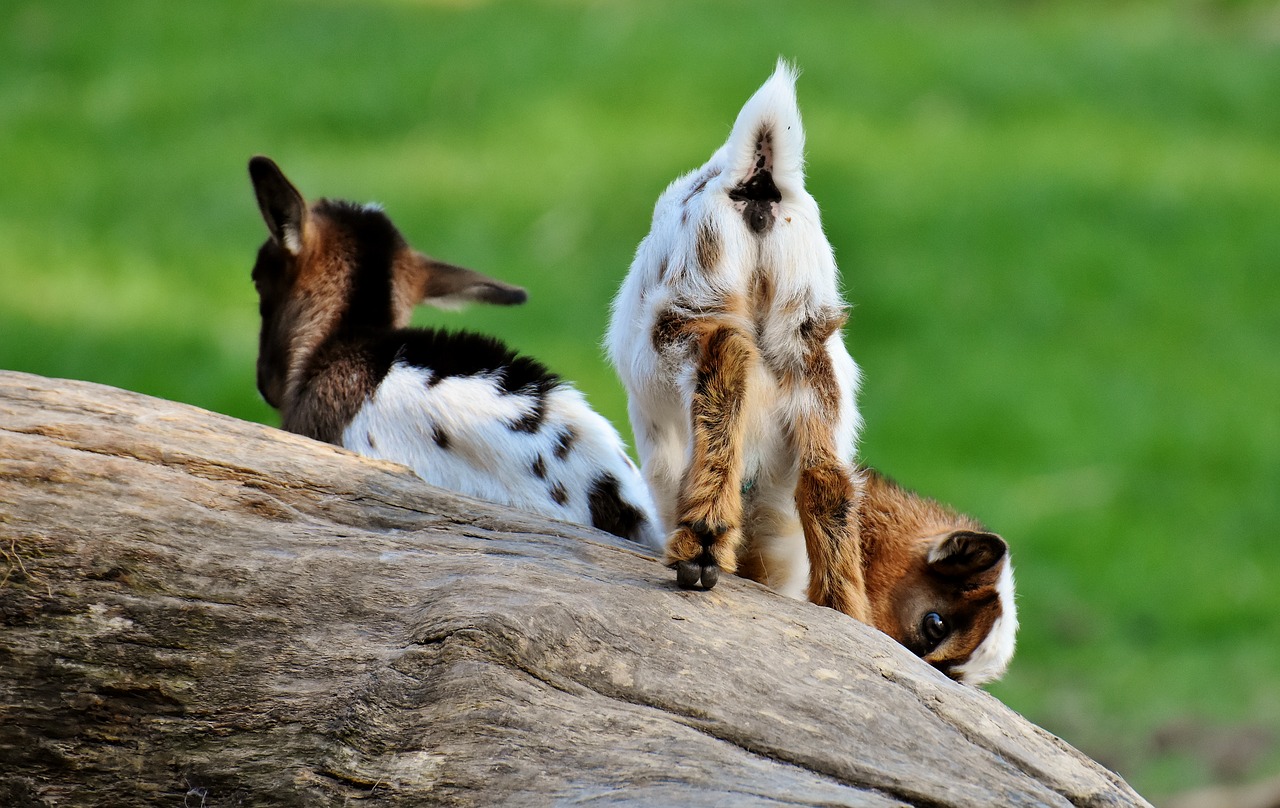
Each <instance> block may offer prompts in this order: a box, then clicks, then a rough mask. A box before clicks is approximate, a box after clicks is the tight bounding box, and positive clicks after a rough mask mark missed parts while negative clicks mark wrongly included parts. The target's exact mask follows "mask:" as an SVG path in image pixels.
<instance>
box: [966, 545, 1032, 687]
mask: <svg viewBox="0 0 1280 808" xmlns="http://www.w3.org/2000/svg"><path fill="white" fill-rule="evenodd" d="M996 593H997V594H998V595H999V596H1000V608H1001V613H1000V616H999V617H997V618H996V621H995V622H994V623H993V624H992V625H991V632H990V633H989V634H987V636H986V638H985V639H984V640H983V641H982V642H981V643H980V644H979V645H978V647H977V648H975V649H973V654H972V655H971V656H970V657H969V660H968V661H967V662H965V663H964V664H963V665H957V666H956V667H955V668H954V669H953V671H954V673H955V674H956V677H957V678H958V679H959V680H960V681H961V682H964V683H965V684H967V685H975V686H976V685H980V684H984V683H986V682H991V681H994V680H996V679H999V678H1000V677H1001V676H1003V675H1004V672H1005V669H1006V668H1008V667H1009V660H1011V659H1013V648H1014V644H1015V642H1016V640H1017V636H1018V613H1017V608H1016V606H1015V604H1014V592H1013V564H1012V563H1010V560H1009V558H1007V557H1006V558H1005V560H1004V569H1002V570H1001V571H1000V577H999V578H998V579H997V580H996Z"/></svg>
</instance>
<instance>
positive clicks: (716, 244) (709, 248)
mask: <svg viewBox="0 0 1280 808" xmlns="http://www.w3.org/2000/svg"><path fill="white" fill-rule="evenodd" d="M694 252H695V253H696V254H697V256H698V266H699V267H701V268H702V269H703V271H705V272H711V271H712V270H714V269H715V268H716V264H718V263H720V235H719V234H718V233H716V231H715V228H713V227H712V226H711V225H710V224H709V223H708V222H703V223H702V225H701V226H699V227H698V238H697V241H695V242H694Z"/></svg>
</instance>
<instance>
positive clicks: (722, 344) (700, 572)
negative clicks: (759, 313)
mask: <svg viewBox="0 0 1280 808" xmlns="http://www.w3.org/2000/svg"><path fill="white" fill-rule="evenodd" d="M700 332H701V333H699V334H698V335H697V339H696V350H697V353H696V358H695V359H696V361H695V366H694V375H693V384H692V387H693V389H692V396H691V397H690V408H689V409H690V416H691V427H692V435H691V438H692V447H691V450H692V451H691V457H690V462H689V465H688V467H687V468H686V469H685V473H684V475H683V477H682V479H681V482H680V492H679V495H678V497H677V500H676V509H675V522H676V526H675V530H674V531H673V532H672V534H671V536H670V537H669V538H668V540H667V552H666V562H667V565H668V566H670V567H673V568H675V570H676V581H677V583H679V584H680V586H682V587H684V588H693V587H696V586H698V585H701V586H702V588H704V589H710V588H711V587H713V586H715V585H716V582H717V581H718V580H719V576H720V572H721V571H724V572H734V571H735V570H736V569H737V550H738V545H739V544H740V543H741V540H742V441H743V419H742V408H743V399H744V396H745V392H746V383H747V374H748V371H749V369H750V367H751V364H752V363H753V362H754V361H755V360H756V349H755V345H754V343H753V342H752V341H751V339H750V338H749V337H748V336H747V335H746V334H745V333H743V331H742V330H741V329H739V328H737V327H735V326H732V325H725V324H720V323H711V324H707V325H706V326H705V327H704V328H702V329H700Z"/></svg>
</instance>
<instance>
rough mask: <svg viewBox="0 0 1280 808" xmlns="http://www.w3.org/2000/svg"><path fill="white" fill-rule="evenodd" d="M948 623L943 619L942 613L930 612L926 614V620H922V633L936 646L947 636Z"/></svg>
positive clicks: (932, 645)
mask: <svg viewBox="0 0 1280 808" xmlns="http://www.w3.org/2000/svg"><path fill="white" fill-rule="evenodd" d="M948 631H950V629H948V628H947V623H946V621H945V620H943V619H942V615H940V614H938V613H937V612H929V613H928V614H926V615H925V616H924V620H921V621H920V633H921V634H923V635H924V637H925V639H926V640H928V641H929V645H930V647H936V646H937V645H938V643H940V642H942V641H943V639H945V638H946V636H947V632H948Z"/></svg>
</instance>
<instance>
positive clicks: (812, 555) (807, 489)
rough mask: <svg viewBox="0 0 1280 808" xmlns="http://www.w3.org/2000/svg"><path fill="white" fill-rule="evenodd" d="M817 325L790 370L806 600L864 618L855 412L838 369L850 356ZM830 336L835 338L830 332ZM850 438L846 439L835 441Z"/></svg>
mask: <svg viewBox="0 0 1280 808" xmlns="http://www.w3.org/2000/svg"><path fill="white" fill-rule="evenodd" d="M823 331H825V329H820V330H817V331H816V332H815V333H813V334H812V335H811V340H810V342H809V343H808V346H807V351H806V352H805V356H804V371H803V373H797V374H795V375H794V376H792V377H791V379H790V382H791V384H790V385H789V386H790V390H791V401H792V408H793V413H794V414H795V421H794V423H793V427H792V430H793V431H792V435H791V437H792V441H793V448H794V451H795V453H796V457H797V459H798V461H799V475H798V478H797V480H796V489H795V501H796V509H797V510H798V511H799V513H800V521H801V524H802V525H803V526H804V536H805V546H806V548H807V550H808V554H809V590H808V596H809V600H811V601H813V602H814V603H817V604H820V605H822V606H828V607H830V608H832V609H836V610H837V611H841V612H844V613H845V614H847V615H850V616H851V617H855V618H857V619H858V620H861V621H863V622H867V620H868V619H869V618H870V607H869V604H868V601H867V591H866V581H865V577H864V574H863V567H862V538H861V535H860V533H859V529H858V502H859V498H860V497H861V492H862V480H861V478H860V477H859V476H858V473H857V472H856V471H855V470H854V468H853V467H852V466H851V465H850V463H849V462H848V461H847V460H846V459H845V455H847V454H851V452H852V445H851V443H852V437H851V434H849V435H845V436H842V435H841V434H840V430H841V425H842V424H844V425H845V426H846V427H847V429H848V430H850V432H851V430H852V428H853V426H852V423H853V420H851V419H856V415H855V413H854V410H853V409H852V408H853V407H854V406H855V405H854V402H853V394H852V384H851V382H848V381H842V378H843V376H848V375H849V373H851V372H852V371H850V370H846V371H845V372H844V373H843V374H842V373H841V372H840V371H838V365H837V362H838V361H839V360H841V359H844V360H846V361H847V362H848V364H849V365H850V366H851V365H852V360H848V356H847V354H844V353H843V345H840V346H839V348H838V350H839V351H840V353H839V354H837V352H836V351H837V349H836V348H833V347H832V346H831V345H828V344H827V343H828V340H829V339H831V337H830V334H831V333H833V332H834V331H835V329H834V328H831V330H830V331H826V333H825V334H824V333H823ZM835 339H838V337H836V338H835ZM844 443H848V444H850V445H849V446H842V445H841V444H844Z"/></svg>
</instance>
